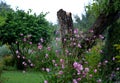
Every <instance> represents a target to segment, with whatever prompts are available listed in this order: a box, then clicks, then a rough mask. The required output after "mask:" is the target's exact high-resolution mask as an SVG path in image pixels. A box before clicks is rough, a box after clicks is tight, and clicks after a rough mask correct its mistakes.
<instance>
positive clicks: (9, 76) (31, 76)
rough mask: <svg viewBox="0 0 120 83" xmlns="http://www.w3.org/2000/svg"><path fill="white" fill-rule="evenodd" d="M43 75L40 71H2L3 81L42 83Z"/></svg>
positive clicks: (8, 82)
mask: <svg viewBox="0 0 120 83" xmlns="http://www.w3.org/2000/svg"><path fill="white" fill-rule="evenodd" d="M43 80H44V76H43V74H42V73H40V72H25V73H23V72H20V71H3V73H2V81H3V83H43Z"/></svg>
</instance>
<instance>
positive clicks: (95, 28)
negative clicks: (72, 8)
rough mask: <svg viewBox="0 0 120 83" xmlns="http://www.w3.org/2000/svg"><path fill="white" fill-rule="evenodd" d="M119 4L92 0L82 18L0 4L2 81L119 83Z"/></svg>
mask: <svg viewBox="0 0 120 83" xmlns="http://www.w3.org/2000/svg"><path fill="white" fill-rule="evenodd" d="M119 3H120V1H119V0H114V1H113V0H104V1H102V0H94V2H93V3H92V4H91V5H88V6H86V8H85V14H83V15H82V19H80V17H79V16H77V15H75V16H74V19H75V22H73V20H72V16H71V15H72V13H68V12H66V11H65V10H63V9H60V10H58V11H56V15H57V17H58V24H53V23H50V22H48V21H47V20H46V19H45V16H46V15H47V14H49V13H43V12H41V13H40V14H39V15H37V14H36V13H34V14H32V10H31V9H29V10H28V11H27V12H25V11H24V10H20V9H19V8H16V11H15V10H13V9H12V8H10V5H7V4H6V3H5V2H1V3H0V8H1V9H0V83H119V82H120V36H119V35H120V19H119V17H120V5H119Z"/></svg>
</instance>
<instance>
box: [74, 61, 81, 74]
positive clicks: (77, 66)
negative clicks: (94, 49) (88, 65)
mask: <svg viewBox="0 0 120 83" xmlns="http://www.w3.org/2000/svg"><path fill="white" fill-rule="evenodd" d="M73 67H74V68H75V69H76V70H77V72H78V73H80V71H81V70H83V66H82V65H81V64H79V63H78V62H74V63H73Z"/></svg>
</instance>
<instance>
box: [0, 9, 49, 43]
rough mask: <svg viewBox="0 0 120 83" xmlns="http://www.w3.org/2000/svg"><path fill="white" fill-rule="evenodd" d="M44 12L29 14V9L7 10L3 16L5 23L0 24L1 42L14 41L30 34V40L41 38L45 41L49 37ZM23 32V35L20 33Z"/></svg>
mask: <svg viewBox="0 0 120 83" xmlns="http://www.w3.org/2000/svg"><path fill="white" fill-rule="evenodd" d="M44 17H45V14H43V13H41V14H40V15H38V16H37V15H36V14H34V15H31V14H30V10H29V11H28V12H27V13H25V12H24V11H23V10H17V11H13V12H8V13H7V15H6V17H4V18H5V19H4V21H5V23H3V24H2V26H0V38H1V41H2V42H3V43H9V44H11V43H15V42H16V41H20V40H23V37H26V36H27V35H31V36H32V38H31V42H33V43H36V42H39V39H40V38H43V39H44V41H46V43H47V42H48V41H49V39H50V28H49V26H48V22H47V21H46V19H45V18H44ZM21 34H23V37H21V36H20V35H21Z"/></svg>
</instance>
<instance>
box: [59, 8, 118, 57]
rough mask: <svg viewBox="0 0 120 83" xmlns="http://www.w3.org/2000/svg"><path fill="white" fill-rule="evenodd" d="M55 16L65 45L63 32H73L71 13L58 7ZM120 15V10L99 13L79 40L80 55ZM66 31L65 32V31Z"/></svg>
mask: <svg viewBox="0 0 120 83" xmlns="http://www.w3.org/2000/svg"><path fill="white" fill-rule="evenodd" d="M57 17H58V20H59V24H60V27H61V36H62V43H63V47H64V46H65V43H64V38H65V34H69V33H70V34H73V22H72V17H71V13H69V14H68V13H67V12H65V11H64V10H62V9H60V10H59V11H58V12H57ZM119 17H120V11H116V12H111V13H108V14H107V15H106V14H104V13H103V14H100V15H99V16H98V18H97V19H96V21H95V22H94V24H93V25H92V26H91V28H90V29H89V31H88V32H87V35H86V36H85V38H84V39H83V40H82V41H81V46H82V52H80V53H79V55H81V54H82V53H83V52H85V51H86V49H89V48H91V47H92V46H93V45H94V43H95V40H96V39H97V38H99V36H100V35H101V34H102V33H103V31H104V30H105V29H106V28H107V27H108V26H109V25H111V24H112V23H114V22H115V21H116V20H117V19H118V18H119ZM66 31H67V33H66Z"/></svg>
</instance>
